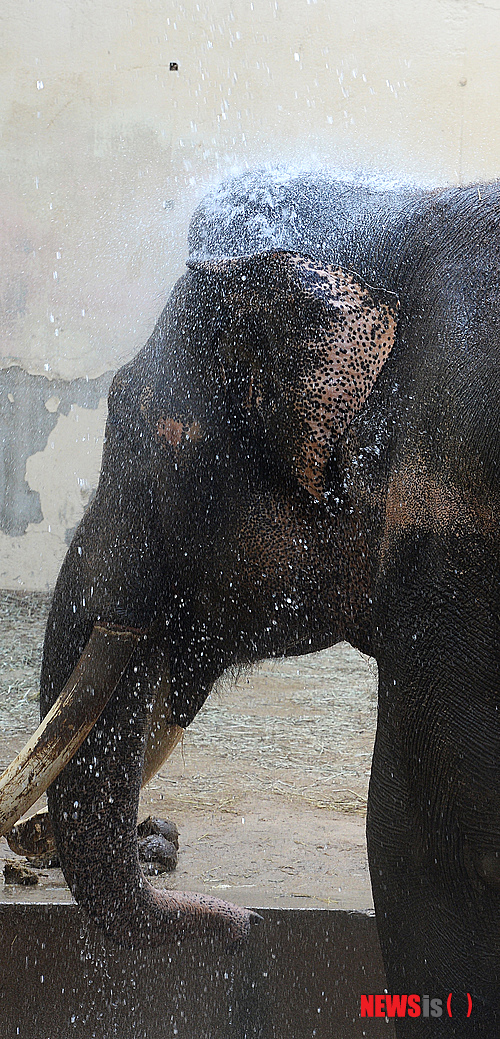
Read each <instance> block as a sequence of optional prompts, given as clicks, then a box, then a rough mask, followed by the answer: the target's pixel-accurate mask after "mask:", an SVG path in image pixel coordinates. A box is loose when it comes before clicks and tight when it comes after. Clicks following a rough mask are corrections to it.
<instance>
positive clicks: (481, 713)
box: [367, 556, 500, 1039]
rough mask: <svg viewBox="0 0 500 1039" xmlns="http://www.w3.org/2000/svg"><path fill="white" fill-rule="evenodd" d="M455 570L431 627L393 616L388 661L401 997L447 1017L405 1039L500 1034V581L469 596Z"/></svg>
mask: <svg viewBox="0 0 500 1039" xmlns="http://www.w3.org/2000/svg"><path fill="white" fill-rule="evenodd" d="M428 562H429V561H428ZM435 562H436V560H435V557H434V563H435ZM449 563H450V565H448V566H447V567H446V569H445V567H444V565H443V567H442V568H441V570H438V569H437V568H436V566H434V567H432V568H431V567H430V566H428V567H427V570H426V572H427V573H429V575H430V580H431V581H432V592H433V595H432V596H431V595H429V598H427V597H426V588H425V585H424V587H422V583H420V584H419V588H420V591H421V593H422V599H423V601H422V599H421V606H423V608H424V612H422V614H421V615H420V616H419V615H418V614H417V613H415V612H413V609H412V608H411V606H410V604H409V601H408V598H407V600H406V602H404V601H403V600H402V599H401V600H400V601H399V603H398V604H397V605H395V606H394V607H392V611H393V612H392V618H391V616H390V614H391V608H389V609H388V613H389V618H388V623H390V622H391V619H392V620H393V622H394V625H395V627H396V628H397V631H398V638H397V639H394V641H393V643H392V646H393V649H392V652H391V653H389V654H388V656H387V658H386V660H385V661H382V662H381V661H379V674H380V688H379V719H378V728H377V737H376V744H375V751H374V758H373V767H372V777H371V781H370V793H369V810H368V819H367V842H368V854H369V861H370V872H371V878H372V887H373V896H374V901H375V910H376V917H377V926H378V930H379V936H380V942H381V947H382V952H383V957H384V962H385V966H386V971H387V981H388V990H389V992H390V993H405V992H406V993H417V994H419V995H420V996H421V997H422V996H423V995H428V996H429V997H430V998H431V999H433V998H434V999H436V998H437V999H440V1000H441V1006H442V1010H443V1015H442V1018H441V1020H440V1021H439V1022H437V1021H436V1020H434V1019H433V1018H432V1017H428V1018H424V1017H423V1016H421V1017H419V1018H418V1021H417V1019H412V1018H401V1019H400V1020H397V1021H396V1030H397V1035H398V1037H407V1036H410V1035H411V1036H413V1037H414V1039H416V1037H417V1036H418V1037H419V1039H420V1037H421V1036H422V1037H424V1036H434V1035H435V1034H437V1031H439V1034H440V1035H443V1036H456V1037H469V1036H483V1037H484V1039H486V1037H490V1036H493V1035H498V1034H500V797H499V790H500V753H499V747H500V712H499V710H498V652H497V645H498V643H497V637H498V632H497V631H495V630H494V604H495V598H496V597H495V592H494V590H492V588H491V583H492V582H491V572H492V571H491V570H489V571H488V572H487V573H486V574H485V575H484V577H481V573H480V572H479V571H478V572H476V574H475V575H474V574H473V575H472V578H471V580H470V581H469V582H468V583H464V584H462V586H459V585H457V583H456V575H457V572H458V573H462V574H463V573H464V570H465V568H464V566H463V565H462V567H461V569H460V571H459V570H458V566H457V565H456V563H455V561H454V560H453V556H451V559H450V560H449ZM472 566H473V562H472V564H471V559H469V560H468V570H469V572H470V571H471V568H472ZM450 584H452V585H453V590H454V595H451V596H448V595H447V594H445V593H447V590H448V589H449V585H450ZM410 585H411V581H410V580H408V581H407V582H406V593H407V596H408V595H409V594H410V595H411V590H410ZM426 598H427V601H426ZM446 602H447V603H448V605H444V603H446ZM436 604H437V605H436ZM436 610H437V612H438V616H437V617H436ZM450 993H452V1001H451V1008H452V1013H453V1017H452V1018H450V1017H449V1016H448V1013H447V1009H446V1006H447V1000H448V997H449V994H450ZM467 993H470V995H471V997H472V1013H471V1016H470V1018H467V1016H466V1014H467V1009H468V1002H467ZM438 1025H439V1027H438Z"/></svg>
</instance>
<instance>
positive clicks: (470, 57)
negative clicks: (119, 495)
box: [0, 0, 500, 588]
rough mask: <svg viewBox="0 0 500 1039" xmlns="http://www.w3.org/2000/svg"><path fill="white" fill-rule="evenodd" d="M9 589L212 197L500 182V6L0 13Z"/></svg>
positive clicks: (30, 581) (204, 4)
mask: <svg viewBox="0 0 500 1039" xmlns="http://www.w3.org/2000/svg"><path fill="white" fill-rule="evenodd" d="M0 32H1V39H0V48H1V54H2V60H1V68H0V77H1V90H0V121H1V139H0V163H1V169H2V178H1V188H0V195H1V202H0V206H1V223H0V237H1V246H0V253H1V260H0V263H1V287H0V305H1V311H2V313H1V333H0V366H1V368H2V370H1V371H0V448H1V451H2V462H0V586H3V587H9V588H46V587H50V586H51V585H52V584H53V582H54V580H55V577H56V574H57V570H58V567H59V565H60V563H61V560H62V558H63V556H64V552H65V549H66V545H67V541H68V538H69V537H70V534H71V531H72V529H73V528H74V526H75V524H76V523H77V522H78V520H79V518H80V517H81V515H82V513H83V509H84V507H85V505H86V503H87V502H88V499H89V497H90V495H91V493H92V489H93V487H95V484H96V481H97V477H98V472H99V463H100V452H101V446H102V433H103V426H104V421H105V412H106V402H105V398H106V391H107V386H108V384H109V381H110V378H111V373H112V372H113V370H115V369H116V368H117V367H118V366H119V365H120V364H122V363H123V362H124V361H125V360H128V359H129V358H130V357H131V356H132V355H133V354H134V353H135V352H136V351H137V349H138V348H139V347H140V346H141V345H142V343H143V342H144V341H145V339H146V337H147V335H148V334H149V331H150V330H151V327H152V325H153V322H154V319H155V316H156V314H157V313H158V312H159V310H160V307H161V305H162V302H163V300H164V299H165V297H166V295H167V293H168V291H169V289H170V287H171V285H172V283H173V281H174V280H175V278H176V277H177V276H178V275H179V273H180V272H181V271H182V267H183V262H184V257H185V252H186V229H187V222H188V218H189V214H190V212H191V211H192V209H193V207H194V206H195V204H196V202H197V200H198V199H199V197H200V196H201V195H202V194H203V192H204V191H205V190H206V188H207V187H209V186H210V185H212V184H213V183H214V182H215V181H217V180H218V179H220V178H221V177H222V176H224V175H226V174H227V173H228V172H230V171H232V170H234V171H237V170H241V169H244V168H245V167H248V166H253V165H256V164H264V163H272V164H276V163H280V164H284V165H290V166H294V167H312V166H317V165H321V164H323V165H327V166H330V167H331V166H338V167H342V168H344V169H349V170H350V169H353V168H355V167H364V168H367V167H369V168H371V169H373V168H377V169H380V170H382V171H390V172H391V173H393V174H394V175H395V176H396V178H399V177H408V176H409V177H411V178H414V179H415V180H417V181H419V182H425V183H432V184H435V183H438V182H441V183H444V182H463V181H469V180H472V179H476V178H482V179H488V178H492V177H495V176H496V175H497V174H498V173H499V170H500V136H499V135H498V132H497V131H498V125H497V124H498V110H499V102H500V61H499V60H498V54H499V52H500V0H488V3H482V2H478V0H253V2H251V0H199V2H196V0H185V2H184V3H179V2H177V0H171V2H170V3H168V2H166V0H72V2H64V0H2V5H1V7H0Z"/></svg>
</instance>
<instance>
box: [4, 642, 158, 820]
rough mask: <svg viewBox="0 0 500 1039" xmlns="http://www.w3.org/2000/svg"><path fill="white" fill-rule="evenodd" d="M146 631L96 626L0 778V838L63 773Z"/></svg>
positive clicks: (109, 697)
mask: <svg viewBox="0 0 500 1039" xmlns="http://www.w3.org/2000/svg"><path fill="white" fill-rule="evenodd" d="M144 635H145V632H142V631H138V630H134V629H127V628H118V627H113V626H107V625H104V624H95V625H94V628H93V631H92V634H91V636H90V639H89V641H88V642H87V645H86V646H85V649H84V651H83V653H82V655H81V657H80V659H79V661H78V663H77V665H76V667H75V669H74V671H73V672H72V674H71V676H70V678H69V679H68V681H67V682H66V685H65V686H64V689H63V690H62V692H61V694H60V696H59V697H58V698H57V700H56V702H55V703H54V704H53V706H52V707H51V709H50V711H49V712H48V714H46V716H45V718H44V719H43V721H42V722H41V724H40V725H39V727H38V729H37V730H36V732H35V733H34V735H33V736H32V737H31V739H30V740H29V741H28V743H27V744H26V746H25V747H24V748H23V750H21V751H20V752H19V754H18V755H17V757H16V758H14V761H12V762H11V764H10V765H9V766H8V768H7V769H6V770H5V772H4V773H3V775H2V776H0V836H2V835H3V834H4V833H6V832H7V831H8V830H10V829H11V828H12V826H14V823H16V822H17V820H18V819H19V818H20V817H21V815H23V814H24V812H26V811H27V810H28V808H31V806H32V805H33V804H34V803H35V801H37V800H38V798H39V797H41V795H42V794H43V793H44V792H45V791H46V789H47V787H49V786H50V784H51V783H52V782H53V781H54V779H56V777H57V776H58V775H59V773H60V772H62V770H63V768H64V767H65V765H67V763H68V761H70V760H71V758H72V757H73V754H74V753H75V752H76V751H77V750H78V747H79V746H80V744H81V743H83V741H84V739H85V738H86V736H88V734H89V732H90V730H91V728H92V726H93V725H94V724H95V722H96V721H97V719H98V717H99V715H100V714H102V711H103V710H104V708H105V706H106V704H107V702H108V700H110V699H111V697H112V695H113V693H114V691H115V689H116V686H117V685H118V682H119V681H120V678H121V677H122V675H123V672H124V671H125V668H126V667H127V664H128V662H129V660H130V658H131V656H132V653H133V651H134V649H135V647H136V645H137V643H138V641H139V639H141V638H143V637H144Z"/></svg>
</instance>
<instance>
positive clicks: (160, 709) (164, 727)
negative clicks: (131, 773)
mask: <svg viewBox="0 0 500 1039" xmlns="http://www.w3.org/2000/svg"><path fill="white" fill-rule="evenodd" d="M164 667H165V665H164ZM183 735H184V729H182V728H181V726H180V725H175V724H174V723H173V722H172V710H171V704H170V674H169V673H168V667H167V668H166V670H165V671H164V673H163V676H162V680H161V684H160V688H159V690H158V694H157V697H156V701H155V704H154V707H153V713H152V715H151V722H150V726H149V734H148V740H147V744H146V752H145V755H144V765H143V769H142V780H141V786H143V787H144V786H146V783H149V780H150V779H152V778H153V776H154V775H156V773H157V772H158V770H159V769H160V768H161V766H162V765H163V763H164V762H165V761H166V760H167V758H169V757H170V755H171V753H172V751H173V750H174V748H175V747H176V746H177V744H178V742H179V740H180V739H181V738H182V736H183Z"/></svg>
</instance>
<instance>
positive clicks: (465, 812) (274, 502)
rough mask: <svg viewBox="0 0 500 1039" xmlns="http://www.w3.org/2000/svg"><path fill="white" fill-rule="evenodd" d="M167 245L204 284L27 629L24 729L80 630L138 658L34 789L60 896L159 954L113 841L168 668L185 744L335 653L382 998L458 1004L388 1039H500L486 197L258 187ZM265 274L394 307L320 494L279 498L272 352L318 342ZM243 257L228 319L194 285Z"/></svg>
mask: <svg viewBox="0 0 500 1039" xmlns="http://www.w3.org/2000/svg"><path fill="white" fill-rule="evenodd" d="M189 246H190V255H191V260H192V261H195V264H196V262H198V263H199V264H200V263H201V266H200V265H199V266H196V265H195V266H194V267H192V268H190V270H189V271H188V273H187V274H186V275H185V276H184V277H183V278H182V279H181V280H180V282H179V283H178V284H177V286H176V287H175V289H174V291H173V293H172V296H171V298H170V300H169V302H168V303H167V306H166V308H165V310H164V312H163V314H162V315H161V317H160V319H159V321H158V324H157V326H156V328H155V330H154V332H153V334H152V336H151V338H150V340H149V342H148V343H147V345H146V347H145V348H144V350H143V351H142V352H141V353H140V354H139V355H138V357H137V358H136V359H135V360H134V361H132V362H131V363H130V364H129V365H127V366H126V367H125V368H124V369H122V371H121V372H119V373H118V375H117V377H116V379H115V382H114V384H113V386H112V389H111V393H110V399H109V405H110V407H109V420H108V425H107V431H106V445H105V450H104V457H103V465H102V474H101V479H100V483H99V488H98V491H97V496H96V499H95V501H94V503H93V504H92V506H91V507H90V509H89V510H88V512H87V514H86V515H85V517H84V519H83V521H82V523H81V525H80V527H79V529H78V531H77V533H76V535H75V538H74V541H73V543H72V545H71V548H70V550H69V552H68V555H67V558H66V561H65V563H64V565H63V567H62V570H61V575H60V577H59V581H58V584H57V588H56V592H55V597H54V605H53V607H52V612H51V615H50V619H49V622H48V627H47V636H46V643H45V654H44V664H43V675H42V713H43V712H45V711H46V710H47V709H48V707H49V705H50V704H51V703H52V702H53V700H54V698H55V697H56V695H57V694H58V692H59V690H60V688H61V687H62V685H63V683H64V681H65V680H66V678H67V677H68V675H69V673H70V672H71V670H72V668H73V667H74V664H75V662H76V660H77V659H78V656H79V654H80V653H81V651H82V649H83V646H84V645H85V643H86V641H87V639H88V637H89V634H90V632H91V630H92V626H93V624H94V622H95V620H97V619H99V618H100V619H101V620H103V621H105V622H107V623H110V624H122V625H124V626H125V627H138V628H141V629H144V630H146V631H147V632H148V637H147V639H146V640H145V641H144V644H143V645H142V648H141V650H140V652H139V655H138V656H137V657H136V660H135V668H136V670H135V671H134V669H133V668H132V667H130V668H129V670H128V672H127V673H126V675H125V677H124V678H123V679H122V681H121V684H120V686H119V687H118V689H117V691H116V693H115V695H114V697H113V698H112V700H111V702H110V704H109V705H108V707H107V709H106V710H105V712H104V714H103V715H102V717H101V719H100V720H99V721H98V722H97V725H96V726H95V728H94V730H93V732H92V733H91V735H90V736H89V737H88V739H87V741H86V742H85V743H84V744H83V745H82V747H81V749H80V751H79V752H78V753H77V754H76V755H75V757H74V758H73V760H72V762H71V763H70V764H69V765H68V766H67V767H66V769H65V771H64V772H63V773H62V775H61V776H60V777H59V779H58V780H57V781H56V782H55V783H54V784H53V786H52V788H51V789H50V791H49V805H50V812H51V815H52V819H53V823H54V828H55V832H56V838H57V842H58V848H59V854H60V857H61V861H62V863H63V868H64V870H65V874H66V877H67V879H68V882H69V883H70V885H71V887H72V889H73V891H74V892H75V894H76V897H77V898H78V899H79V901H80V902H81V904H82V905H83V906H84V907H85V909H86V911H87V913H88V914H89V915H90V916H91V918H92V919H94V920H96V921H97V923H98V924H99V925H100V926H101V927H104V928H105V929H106V930H107V932H108V934H110V935H111V936H112V937H114V939H115V940H117V941H120V942H121V943H122V944H132V945H139V944H141V943H142V942H146V941H152V942H156V943H158V942H161V941H163V940H166V939H167V937H168V935H169V934H170V933H171V932H172V926H173V925H172V911H173V915H174V917H175V906H173V907H172V905H170V906H165V905H163V906H159V905H158V904H157V903H156V902H155V901H154V898H153V897H152V896H151V895H150V894H149V893H146V894H145V893H144V887H143V885H142V882H141V880H140V875H139V871H138V866H137V855H136V845H135V842H136V833H135V826H136V815H137V801H138V793H139V786H140V778H141V768H142V760H143V753H144V741H145V732H146V730H147V720H148V716H149V712H150V710H151V705H152V702H153V700H154V696H155V688H156V685H155V683H156V684H157V680H158V676H159V675H160V674H161V673H162V671H164V670H165V669H166V667H167V661H168V663H169V667H170V672H171V683H172V685H171V701H172V718H173V720H174V721H175V722H177V723H178V724H180V725H182V726H186V725H188V724H189V722H190V721H191V720H192V718H193V717H194V715H195V714H196V712H197V710H198V709H199V707H200V706H201V704H202V703H203V701H204V700H205V698H206V696H207V694H208V692H209V691H210V689H211V687H212V685H213V683H214V682H215V681H216V680H217V679H218V677H219V676H220V675H221V674H222V673H223V672H224V671H226V670H227V669H228V668H231V667H233V666H239V665H241V664H245V663H249V662H252V661H256V660H259V659H261V658H263V657H265V656H270V655H278V654H295V653H301V652H308V651H309V650H311V649H317V648H319V647H323V646H329V645H332V644H333V643H335V642H337V641H338V640H340V639H348V640H349V641H350V642H351V643H352V645H353V646H356V647H358V648H359V649H361V650H362V651H364V652H366V653H370V654H372V655H373V656H374V657H375V658H376V660H377V662H378V668H379V676H380V678H379V714H378V728H377V737H376V745H375V752H374V758H373V766H372V777H371V783H370V795H369V810H368V823H367V837H368V852H369V859H370V869H371V878H372V886H373V894H374V899H375V906H376V916H377V925H378V929H379V934H380V941H381V945H382V950H383V956H384V961H385V966H386V970H387V985H388V991H389V992H396V993H397V992H399V993H404V992H414V993H418V994H420V995H423V994H428V995H430V997H431V998H436V997H440V998H441V999H442V1000H443V1007H444V1008H445V1004H446V998H447V996H448V993H449V992H450V991H451V992H453V1013H454V1016H453V1019H449V1018H448V1017H447V1014H446V1010H445V1012H444V1016H443V1018H442V1019H441V1020H440V1021H435V1020H434V1019H424V1018H423V1017H420V1018H413V1019H407V1020H405V1019H402V1020H401V1021H400V1022H398V1023H397V1029H398V1036H400V1037H401V1036H410V1035H411V1036H413V1037H415V1039H416V1037H418V1039H422V1037H424V1036H427V1035H432V1036H434V1035H437V1034H438V1032H439V1035H442V1036H470V1035H474V1036H484V1037H492V1036H494V1035H497V1034H500V1032H499V1025H500V800H499V798H500V794H499V791H500V742H499V736H500V710H499V694H498V655H497V654H498V628H497V627H496V626H495V625H496V623H497V620H498V602H499V596H498V455H499V444H500V438H499V436H498V428H497V415H498V384H499V378H498V376H499V363H498V361H499V351H498V346H499V336H500V329H499V323H500V264H499V254H500V189H499V187H498V185H496V184H493V185H481V186H480V188H478V187H477V186H473V187H471V188H467V189H449V190H444V191H441V192H433V193H426V192H422V191H413V190H409V191H406V190H402V191H399V190H393V189H388V190H383V189H381V188H379V187H378V186H376V185H375V186H371V185H370V184H369V183H368V182H367V183H365V184H360V185H356V184H353V183H346V182H341V181H335V180H334V179H333V178H328V177H322V176H319V175H311V176H307V175H303V176H300V177H295V178H292V177H290V178H288V177H280V175H279V174H277V175H273V174H262V175H261V174H252V175H247V176H245V177H242V178H240V179H238V180H235V181H234V182H232V183H231V184H229V185H225V186H224V187H223V188H221V189H220V190H219V191H218V192H216V193H215V194H214V195H213V196H211V197H210V198H209V199H208V200H207V201H206V202H205V203H203V204H202V205H201V206H200V208H199V209H198V211H197V213H196V214H195V216H194V218H193V221H192V225H191V231H190V239H189ZM274 249H280V250H291V251H294V252H297V253H300V254H301V255H302V256H306V257H312V258H313V260H314V261H315V262H316V264H317V265H320V266H321V265H323V264H329V265H333V266H334V267H337V266H341V267H342V268H343V270H344V271H349V272H354V274H355V276H356V278H357V279H359V281H360V282H365V283H368V285H370V286H374V287H379V288H381V289H383V290H384V291H385V292H386V293H392V294H394V297H393V298H394V299H395V298H396V297H397V300H398V301H399V311H398V324H397V334H396V338H395V342H394V346H393V349H392V351H391V353H390V355H389V358H388V360H387V361H386V363H385V365H384V367H383V369H382V371H381V373H380V375H379V376H378V378H377V379H376V380H375V382H374V385H373V387H372V388H371V391H370V393H369V395H368V397H367V399H366V401H364V403H363V406H362V407H361V410H360V411H359V412H358V413H357V414H354V415H352V416H351V421H350V422H349V424H348V425H347V427H346V428H345V429H344V431H343V432H342V433H341V434H340V435H337V436H336V435H333V434H332V435H331V437H330V439H329V442H328V443H327V444H326V447H325V450H326V452H327V461H326V464H325V468H324V474H323V475H324V487H323V492H324V493H322V494H321V495H319V496H314V495H313V494H311V493H310V491H309V490H308V488H307V487H306V486H305V485H304V481H303V480H301V479H299V478H298V476H297V465H296V460H297V453H296V445H297V443H299V441H300V435H301V434H300V430H299V432H298V433H297V430H295V429H294V428H292V424H293V411H290V409H288V410H287V406H286V402H287V401H288V400H289V398H290V395H291V396H292V398H293V392H292V391H293V382H294V380H295V379H296V378H297V366H296V362H295V360H294V355H293V335H294V330H295V331H296V332H297V335H300V329H301V328H302V325H303V324H304V323H305V324H306V325H307V324H308V323H309V325H311V327H313V326H314V322H315V321H316V320H317V321H320V318H319V317H318V316H317V315H316V317H315V314H316V312H315V311H314V307H313V308H312V310H308V308H307V306H305V305H304V307H302V304H300V301H299V302H298V303H297V302H296V301H295V300H294V298H293V296H290V295H288V296H287V297H286V299H284V297H283V296H282V292H281V288H280V285H279V283H278V282H276V280H274V281H273V278H272V277H269V272H268V268H267V267H265V265H264V267H265V270H264V273H262V267H261V266H259V263H261V260H259V254H262V253H266V252H268V251H269V250H274ZM242 255H248V256H253V257H255V272H256V273H255V272H254V273H252V272H253V271H254V268H253V267H252V266H250V267H248V272H249V281H250V283H251V284H250V287H249V288H248V295H247V297H245V298H243V297H242V295H241V293H243V296H244V292H245V291H247V290H246V289H244V287H243V286H242V285H241V286H240V289H241V292H240V295H239V296H238V293H236V296H237V298H236V302H234V284H230V283H231V276H230V275H229V273H228V268H227V266H225V265H224V264H223V263H222V264H219V266H218V267H217V266H216V267H214V266H213V265H210V264H208V265H206V263H205V265H204V262H205V261H207V260H209V261H210V260H212V261H213V260H218V261H220V260H224V259H226V258H227V257H235V256H242ZM266 262H267V261H266ZM259 271H260V272H261V273H260V274H259ZM266 272H267V273H266ZM233 282H234V278H233ZM232 294H233V295H232ZM375 295H376V293H375ZM387 298H389V297H387ZM242 299H243V302H242ZM232 300H233V301H232ZM290 315H291V316H290ZM252 380H254V381H252ZM255 380H256V383H258V393H259V396H258V399H256V396H255V394H254V397H253V398H252V395H251V393H252V391H251V389H249V387H251V386H254V384H255ZM283 401H284V402H285V403H284V404H283V406H282V403H281V402H283ZM172 421H174V422H175V423H177V425H175V424H174V425H172ZM299 425H300V423H299ZM181 911H182V912H185V911H186V910H185V907H184V906H183V907H181ZM202 911H203V907H202ZM186 912H187V915H186V919H187V918H188V917H189V908H188V910H187V911H186ZM211 912H212V911H211V910H210V912H209V913H208V916H209V917H210V920H211V919H212V916H211V915H210V914H211ZM181 924H182V919H181ZM202 925H203V926H204V924H203V921H202ZM186 930H189V927H186ZM466 992H469V993H471V996H472V1000H473V1012H472V1016H471V1018H470V1019H469V1020H467V1019H466V1017H465V1008H466V1003H465V993H466Z"/></svg>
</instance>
